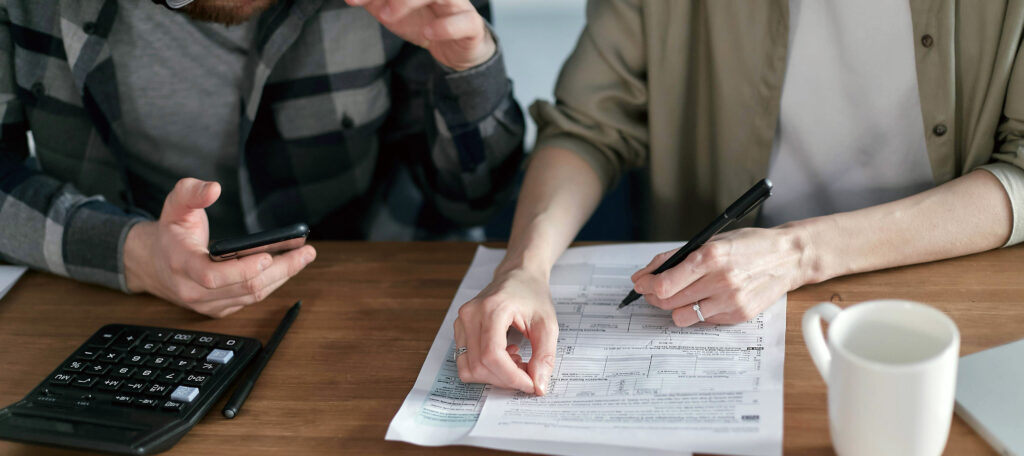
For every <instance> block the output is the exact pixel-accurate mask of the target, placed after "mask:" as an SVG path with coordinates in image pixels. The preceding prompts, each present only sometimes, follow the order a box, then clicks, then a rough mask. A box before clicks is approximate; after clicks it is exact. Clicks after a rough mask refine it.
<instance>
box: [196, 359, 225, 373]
mask: <svg viewBox="0 0 1024 456" xmlns="http://www.w3.org/2000/svg"><path fill="white" fill-rule="evenodd" d="M219 366H220V364H217V363H211V362H203V363H200V364H199V365H198V366H196V372H199V373H201V374H212V373H214V372H215V371H216V370H217V367H219Z"/></svg>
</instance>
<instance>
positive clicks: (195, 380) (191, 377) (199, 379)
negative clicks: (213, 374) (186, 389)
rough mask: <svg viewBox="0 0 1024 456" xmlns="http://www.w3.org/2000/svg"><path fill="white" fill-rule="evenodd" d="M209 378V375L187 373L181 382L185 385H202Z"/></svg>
mask: <svg viewBox="0 0 1024 456" xmlns="http://www.w3.org/2000/svg"><path fill="white" fill-rule="evenodd" d="M209 379H210V376H209V375H203V374H188V377H185V380H184V382H183V383H184V384H186V385H192V386H203V383H206V381H207V380H209Z"/></svg>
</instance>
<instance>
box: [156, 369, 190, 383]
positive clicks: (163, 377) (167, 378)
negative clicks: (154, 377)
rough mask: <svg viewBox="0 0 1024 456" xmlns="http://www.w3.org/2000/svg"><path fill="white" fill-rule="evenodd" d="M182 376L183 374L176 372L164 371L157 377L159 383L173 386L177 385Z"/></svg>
mask: <svg viewBox="0 0 1024 456" xmlns="http://www.w3.org/2000/svg"><path fill="white" fill-rule="evenodd" d="M183 375H185V374H183V373H181V372H178V371H166V370H165V371H163V372H161V373H160V376H159V377H160V378H159V379H158V380H160V381H161V382H164V383H172V384H173V383H178V380H181V377H182V376H183Z"/></svg>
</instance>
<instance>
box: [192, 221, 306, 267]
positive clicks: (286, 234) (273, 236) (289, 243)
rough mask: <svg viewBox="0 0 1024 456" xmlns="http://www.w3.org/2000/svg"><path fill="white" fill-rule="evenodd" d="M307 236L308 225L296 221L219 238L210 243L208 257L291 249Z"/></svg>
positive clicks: (234, 256) (214, 258) (236, 255)
mask: <svg viewBox="0 0 1024 456" xmlns="http://www.w3.org/2000/svg"><path fill="white" fill-rule="evenodd" d="M307 236H309V227H308V226H306V224H305V223H296V224H294V225H290V226H286V227H283V228H274V229H272V230H267V231H262V232H259V233H253V234H249V235H246V236H240V237H236V238H231V239H221V240H219V241H214V242H211V243H210V259H211V260H213V261H225V260H232V259H235V258H241V257H244V256H247V255H252V254H254V253H261V252H267V253H275V252H284V251H287V250H293V249H297V248H299V247H302V246H303V245H305V244H306V237H307Z"/></svg>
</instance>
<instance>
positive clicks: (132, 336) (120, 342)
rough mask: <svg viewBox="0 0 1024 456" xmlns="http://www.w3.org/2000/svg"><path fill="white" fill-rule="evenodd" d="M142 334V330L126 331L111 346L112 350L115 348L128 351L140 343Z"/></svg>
mask: <svg viewBox="0 0 1024 456" xmlns="http://www.w3.org/2000/svg"><path fill="white" fill-rule="evenodd" d="M142 334H143V331H142V330H141V329H135V328H129V329H126V330H124V331H122V332H121V334H120V335H118V336H117V339H115V340H114V342H113V343H112V344H110V348H113V349H114V350H128V349H129V348H132V347H133V346H135V344H137V343H138V342H139V339H142Z"/></svg>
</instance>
